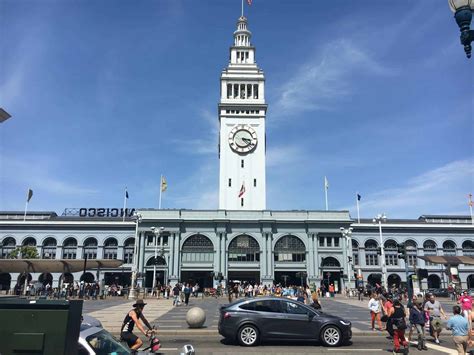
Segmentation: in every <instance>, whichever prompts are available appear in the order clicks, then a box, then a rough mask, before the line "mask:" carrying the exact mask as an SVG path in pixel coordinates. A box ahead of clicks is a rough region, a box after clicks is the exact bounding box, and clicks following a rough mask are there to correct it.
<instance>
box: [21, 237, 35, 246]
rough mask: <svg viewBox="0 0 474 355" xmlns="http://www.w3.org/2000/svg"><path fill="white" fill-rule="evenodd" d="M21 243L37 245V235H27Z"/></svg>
mask: <svg viewBox="0 0 474 355" xmlns="http://www.w3.org/2000/svg"><path fill="white" fill-rule="evenodd" d="M21 245H22V246H31V247H35V246H36V238H35V237H31V236H29V237H26V238H25V239H23V241H22V242H21Z"/></svg>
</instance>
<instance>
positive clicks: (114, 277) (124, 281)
mask: <svg viewBox="0 0 474 355" xmlns="http://www.w3.org/2000/svg"><path fill="white" fill-rule="evenodd" d="M131 280H132V273H130V272H106V273H104V283H105V284H106V285H113V284H115V285H119V286H130V284H131Z"/></svg>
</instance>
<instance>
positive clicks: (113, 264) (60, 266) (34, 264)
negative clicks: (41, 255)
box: [0, 259, 123, 273]
mask: <svg viewBox="0 0 474 355" xmlns="http://www.w3.org/2000/svg"><path fill="white" fill-rule="evenodd" d="M121 265H123V260H109V259H88V260H87V264H86V269H87V270H91V269H95V270H96V269H98V268H100V269H115V268H118V267H119V266H121ZM82 270H84V260H81V259H76V260H71V259H54V260H50V259H0V272H8V273H10V272H25V271H27V272H30V273H33V272H39V273H43V272H61V273H62V272H71V273H72V272H78V271H82Z"/></svg>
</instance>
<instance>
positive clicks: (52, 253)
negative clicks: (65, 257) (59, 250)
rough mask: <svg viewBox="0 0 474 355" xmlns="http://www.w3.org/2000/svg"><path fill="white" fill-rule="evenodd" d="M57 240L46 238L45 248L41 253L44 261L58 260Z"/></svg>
mask: <svg viewBox="0 0 474 355" xmlns="http://www.w3.org/2000/svg"><path fill="white" fill-rule="evenodd" d="M57 244H58V243H57V242H56V239H54V238H53V237H49V238H46V239H45V241H44V242H43V248H42V251H41V258H42V259H56V245H57Z"/></svg>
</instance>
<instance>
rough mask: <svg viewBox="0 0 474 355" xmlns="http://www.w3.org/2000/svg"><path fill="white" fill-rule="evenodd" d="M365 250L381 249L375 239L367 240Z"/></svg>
mask: <svg viewBox="0 0 474 355" xmlns="http://www.w3.org/2000/svg"><path fill="white" fill-rule="evenodd" d="M364 247H365V249H372V248H375V249H377V248H378V247H379V243H378V242H377V241H376V240H375V239H367V240H366V241H365V243H364Z"/></svg>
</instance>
